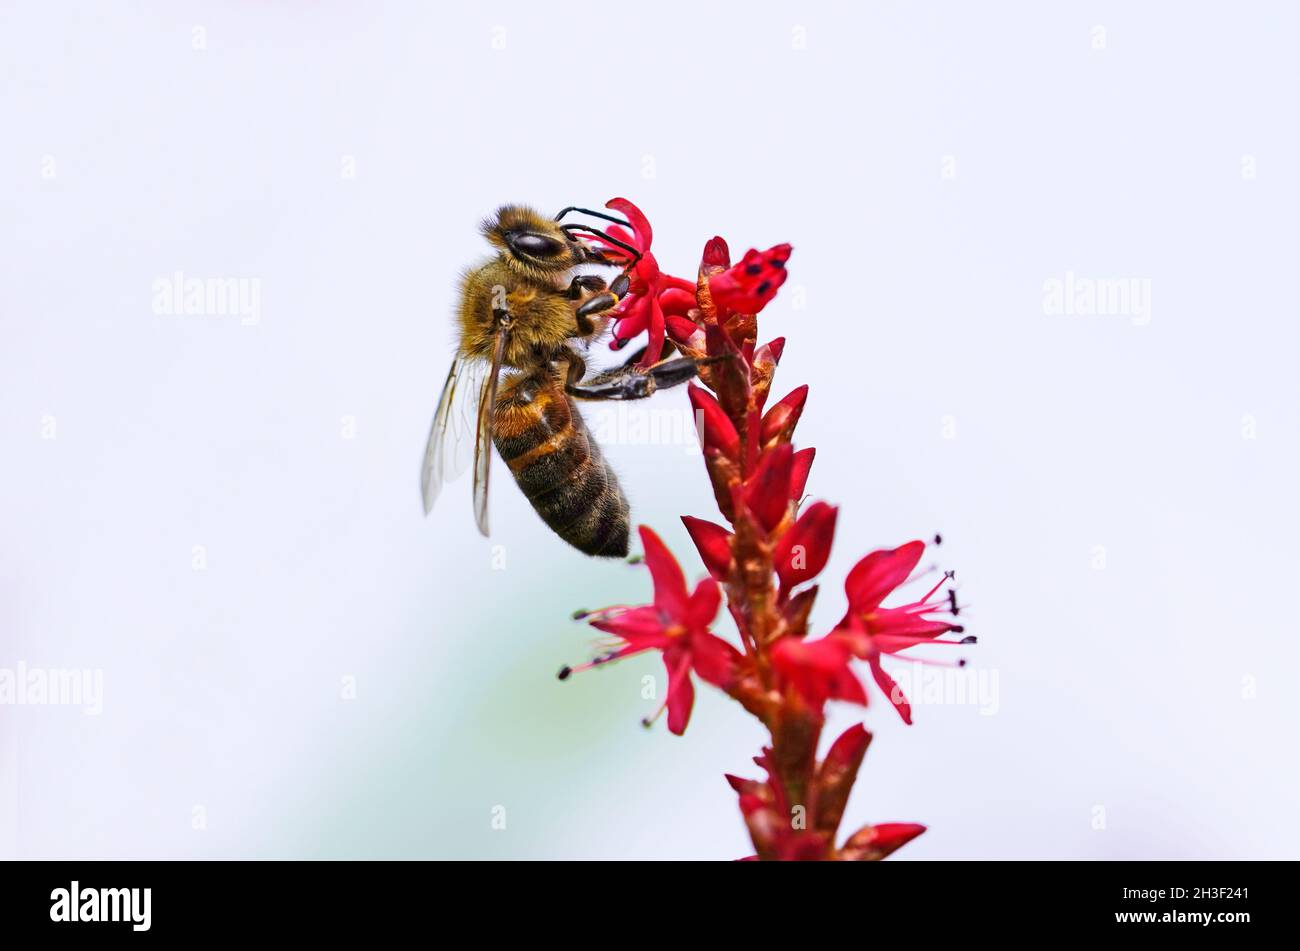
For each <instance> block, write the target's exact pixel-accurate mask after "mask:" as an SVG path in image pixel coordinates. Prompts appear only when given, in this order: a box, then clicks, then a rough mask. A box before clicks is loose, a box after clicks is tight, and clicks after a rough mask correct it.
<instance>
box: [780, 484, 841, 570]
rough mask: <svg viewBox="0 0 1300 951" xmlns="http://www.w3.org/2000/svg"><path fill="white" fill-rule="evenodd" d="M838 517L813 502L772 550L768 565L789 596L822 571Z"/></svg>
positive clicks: (836, 512) (831, 508)
mask: <svg viewBox="0 0 1300 951" xmlns="http://www.w3.org/2000/svg"><path fill="white" fill-rule="evenodd" d="M838 515H839V510H838V509H837V508H835V506H833V505H827V504H826V503H825V502H814V503H813V504H812V505H810V506H808V508H807V509H805V510H804V511H803V512H802V513H801V514H800V516H799V520H798V521H796V522H795V523H794V525H793V526H792V527H791V528H790V530H789V531H787V532H785V533H784V534H783V535H782V536H781V537H780V538H779V539H778V540H777V543H776V547H775V548H774V549H773V550H772V564H773V566H774V567H775V568H776V573H777V576H778V577H780V579H781V589H782V590H783V591H786V592H789V590H790V589H791V588H793V587H795V586H796V585H800V584H803V583H804V582H805V581H809V580H811V579H812V578H815V577H816V576H817V575H818V574H819V573H820V572H821V570H822V569H823V568H825V567H826V561H827V559H828V558H830V555H831V541H832V540H833V539H834V537H835V519H836V517H837V516H838Z"/></svg>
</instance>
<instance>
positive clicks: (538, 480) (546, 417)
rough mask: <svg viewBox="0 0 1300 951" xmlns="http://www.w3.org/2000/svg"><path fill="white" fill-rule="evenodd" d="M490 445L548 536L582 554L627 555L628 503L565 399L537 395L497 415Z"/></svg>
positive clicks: (575, 412) (596, 446)
mask: <svg viewBox="0 0 1300 951" xmlns="http://www.w3.org/2000/svg"><path fill="white" fill-rule="evenodd" d="M548 397H549V398H548ZM493 442H495V443H496V447H497V451H498V452H499V453H501V458H503V459H504V460H505V461H506V463H507V465H509V466H510V472H511V474H512V475H514V477H515V481H516V482H517V483H518V484H519V488H520V489H521V490H523V493H524V495H525V496H526V497H527V498H528V501H529V502H530V503H532V506H533V508H534V509H535V510H536V511H537V514H538V515H540V516H541V517H542V520H543V521H544V522H546V524H547V525H549V526H550V527H551V530H552V531H554V532H555V533H556V534H557V535H559V536H560V537H561V538H562V539H564V540H565V541H566V542H568V543H569V544H570V545H572V546H573V547H574V548H576V549H578V550H579V551H581V552H583V553H584V554H588V555H597V556H604V557H611V558H622V557H624V556H626V555H627V548H628V531H629V517H628V504H627V499H626V498H625V497H624V495H623V490H622V489H621V488H620V487H619V484H618V479H617V478H616V477H615V475H614V472H613V470H611V469H610V467H609V463H607V462H606V461H605V458H604V456H603V455H602V454H601V452H600V447H599V446H598V445H597V444H596V442H595V440H593V439H592V438H591V435H590V433H588V431H587V427H586V424H585V423H584V422H583V420H582V416H581V415H580V414H579V413H578V412H577V410H576V409H575V408H574V407H573V406H572V405H571V404H570V403H569V400H568V398H567V397H566V396H563V395H560V396H558V397H552V396H550V394H544V393H543V394H538V395H537V398H535V399H534V400H533V401H532V402H530V403H527V404H522V405H518V404H517V405H516V406H515V407H513V408H512V411H511V412H509V413H498V416H497V425H496V427H495V431H494V432H493Z"/></svg>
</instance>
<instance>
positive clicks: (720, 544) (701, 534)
mask: <svg viewBox="0 0 1300 951" xmlns="http://www.w3.org/2000/svg"><path fill="white" fill-rule="evenodd" d="M682 523H683V524H684V525H685V526H686V531H687V532H689V533H690V536H691V541H693V542H695V547H696V548H698V549H699V551H700V558H701V559H703V561H704V567H705V568H708V569H709V574H711V575H713V577H715V578H717V579H718V580H719V581H723V580H726V577H727V575H728V574H730V572H731V532H729V531H727V530H726V529H725V528H723V527H722V526H721V525H717V524H715V523H713V522H709V521H706V520H705V519H702V518H695V517H694V516H691V515H683V516H682Z"/></svg>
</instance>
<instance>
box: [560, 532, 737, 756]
mask: <svg viewBox="0 0 1300 951" xmlns="http://www.w3.org/2000/svg"><path fill="white" fill-rule="evenodd" d="M640 531H641V544H642V545H643V546H644V548H645V563H646V567H648V568H649V569H650V576H651V578H652V579H653V580H654V603H653V604H647V605H643V606H640V607H632V608H626V607H615V608H606V609H605V610H603V611H597V612H594V613H593V614H591V615H583V616H585V617H589V618H590V623H591V625H592V626H593V627H595V628H596V629H598V630H601V631H605V632H606V633H608V634H613V635H614V636H615V637H616V638H617V639H618V641H617V643H616V644H615V646H614V647H613V648H612V649H611V650H609V651H608V652H606V653H604V654H602V655H601V656H600V657H598V658H596V659H595V660H593V661H591V662H590V663H587V664H583V665H581V666H579V667H572V668H571V667H565V668H563V669H562V670H561V671H560V679H561V680H564V679H566V678H568V676H569V675H570V674H571V673H573V672H574V671H577V670H587V669H590V668H592V667H595V666H598V665H600V664H605V663H608V662H610V661H612V660H618V659H619V658H622V657H629V656H631V655H632V654H640V653H642V652H644V651H648V650H658V651H661V652H662V653H663V659H664V666H665V667H667V669H668V691H667V695H666V697H665V698H664V702H663V704H661V705H660V707H659V710H658V711H656V712H655V714H654V716H653V717H648V718H647V719H646V725H647V726H648V725H649V724H650V723H652V722H653V721H654V720H655V719H656V718H657V717H658V716H659V714H660V713H662V712H663V711H664V710H665V709H667V711H668V729H669V730H671V731H672V732H673V733H676V734H678V735H681V734H682V733H683V732H685V730H686V723H687V721H688V720H689V719H690V716H691V707H692V706H693V705H694V703H695V686H694V684H692V683H691V671H692V670H694V672H695V673H696V674H697V675H698V676H700V677H701V678H703V679H704V680H705V681H707V682H708V683H711V684H713V685H714V686H717V687H721V688H723V689H726V688H727V686H728V685H729V684H730V681H731V678H732V674H733V673H734V671H735V668H736V663H737V661H738V660H739V659H740V655H739V653H738V652H737V651H736V649H735V648H733V647H732V646H731V645H730V644H728V643H727V642H726V641H724V640H722V639H721V638H719V637H717V636H715V635H714V634H712V633H710V631H709V625H710V624H712V623H713V619H714V618H715V617H716V616H717V614H718V607H719V605H720V604H721V603H722V594H721V592H720V591H719V590H718V584H717V582H716V581H714V580H713V579H712V578H705V579H704V580H703V581H701V582H700V583H699V584H698V585H697V586H696V588H695V591H694V593H691V592H688V591H687V588H686V577H685V576H684V575H683V574H682V569H681V566H679V565H678V564H677V562H676V560H675V559H674V558H673V556H672V553H671V552H670V551H669V550H668V548H667V546H666V545H664V543H663V542H662V541H661V540H660V539H659V536H658V535H656V534H655V533H654V532H653V531H651V530H650V529H649V528H647V527H646V526H644V525H642V526H641V529H640Z"/></svg>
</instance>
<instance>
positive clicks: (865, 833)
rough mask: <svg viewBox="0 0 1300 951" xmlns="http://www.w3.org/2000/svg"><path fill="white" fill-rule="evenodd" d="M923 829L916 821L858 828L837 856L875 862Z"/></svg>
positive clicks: (853, 860)
mask: <svg viewBox="0 0 1300 951" xmlns="http://www.w3.org/2000/svg"><path fill="white" fill-rule="evenodd" d="M924 831H925V826H923V825H920V824H919V823H916V822H885V823H881V824H880V825H878V826H865V827H864V828H861V829H859V830H858V831H857V832H855V833H853V835H851V836H849V840H848V841H847V842H845V843H844V848H842V849H840V854H839V857H840V858H841V859H844V860H846V861H851V862H877V861H879V860H880V859H883V858H884V857H885V856H887V855H889V854H890V853H891V852H896V851H898V850H899V849H901V848H902V847H903V846H905V845H907V843H909V842H911V841H912V840H913V839H915V838H916V837H917V836H918V835H920V834H921V833H922V832H924Z"/></svg>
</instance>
